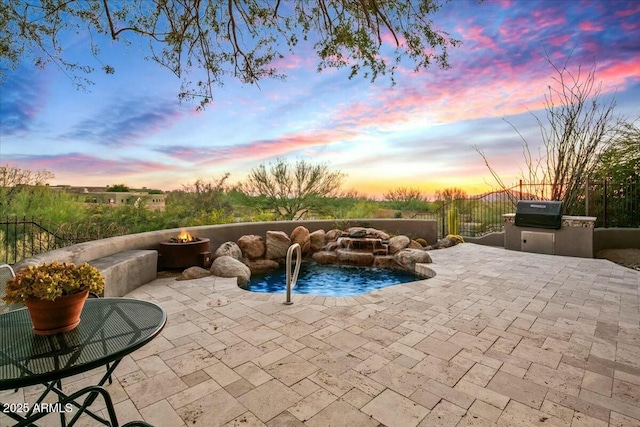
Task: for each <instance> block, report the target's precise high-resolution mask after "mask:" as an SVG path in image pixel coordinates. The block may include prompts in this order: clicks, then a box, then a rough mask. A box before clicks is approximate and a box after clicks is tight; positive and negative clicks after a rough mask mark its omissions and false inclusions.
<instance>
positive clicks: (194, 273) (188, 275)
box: [176, 267, 211, 280]
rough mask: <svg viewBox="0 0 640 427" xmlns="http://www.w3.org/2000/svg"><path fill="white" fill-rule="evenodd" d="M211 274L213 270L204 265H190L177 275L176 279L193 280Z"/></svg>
mask: <svg viewBox="0 0 640 427" xmlns="http://www.w3.org/2000/svg"><path fill="white" fill-rule="evenodd" d="M207 276H211V272H210V271H209V270H207V269H206V268H202V267H189V268H187V269H186V270H184V271H183V272H182V274H180V276H178V277H176V280H193V279H200V278H202V277H207Z"/></svg>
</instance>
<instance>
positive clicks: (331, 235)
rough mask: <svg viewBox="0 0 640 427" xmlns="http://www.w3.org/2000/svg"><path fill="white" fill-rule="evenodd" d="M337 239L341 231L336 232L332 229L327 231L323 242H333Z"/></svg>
mask: <svg viewBox="0 0 640 427" xmlns="http://www.w3.org/2000/svg"><path fill="white" fill-rule="evenodd" d="M338 237H342V230H338V229H337V228H334V229H333V230H329V231H327V232H326V233H325V235H324V239H325V240H324V241H325V242H335V241H336V240H338Z"/></svg>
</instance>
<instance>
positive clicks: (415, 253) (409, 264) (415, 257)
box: [393, 249, 432, 271]
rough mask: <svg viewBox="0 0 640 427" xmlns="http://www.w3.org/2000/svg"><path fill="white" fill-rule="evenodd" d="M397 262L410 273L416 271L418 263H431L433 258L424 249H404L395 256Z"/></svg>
mask: <svg viewBox="0 0 640 427" xmlns="http://www.w3.org/2000/svg"><path fill="white" fill-rule="evenodd" d="M393 259H394V260H395V262H396V263H397V264H398V265H400V266H401V267H403V268H406V269H407V270H409V271H415V267H416V264H417V263H421V264H429V263H431V262H432V261H431V256H430V255H429V253H428V252H426V251H424V250H422V249H403V250H401V251H400V252H398V253H396V254H395V255H394V256H393Z"/></svg>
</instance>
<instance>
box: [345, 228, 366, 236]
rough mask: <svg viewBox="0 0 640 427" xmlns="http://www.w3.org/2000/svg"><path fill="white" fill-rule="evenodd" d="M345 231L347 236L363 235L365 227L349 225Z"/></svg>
mask: <svg viewBox="0 0 640 427" xmlns="http://www.w3.org/2000/svg"><path fill="white" fill-rule="evenodd" d="M346 231H347V236H349V237H365V236H366V235H367V229H366V228H364V227H350V228H347V230H346Z"/></svg>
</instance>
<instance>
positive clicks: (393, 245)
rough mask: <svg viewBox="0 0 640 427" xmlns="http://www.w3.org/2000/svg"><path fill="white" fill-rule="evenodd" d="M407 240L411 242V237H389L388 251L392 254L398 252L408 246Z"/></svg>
mask: <svg viewBox="0 0 640 427" xmlns="http://www.w3.org/2000/svg"><path fill="white" fill-rule="evenodd" d="M409 242H411V239H409V238H408V237H407V236H394V237H392V238H391V239H389V253H390V254H392V255H393V254H395V253H398V252H400V251H401V250H403V249H404V248H406V247H407V246H409Z"/></svg>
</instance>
